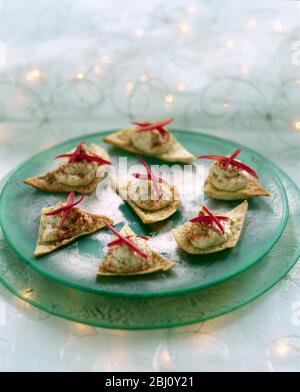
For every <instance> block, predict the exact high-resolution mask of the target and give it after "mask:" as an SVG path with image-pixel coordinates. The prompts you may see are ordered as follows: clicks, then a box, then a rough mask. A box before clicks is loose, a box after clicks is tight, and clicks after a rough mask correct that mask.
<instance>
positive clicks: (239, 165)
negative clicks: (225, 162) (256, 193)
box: [231, 160, 259, 178]
mask: <svg viewBox="0 0 300 392" xmlns="http://www.w3.org/2000/svg"><path fill="white" fill-rule="evenodd" d="M231 164H232V165H233V166H236V167H237V168H239V169H242V170H245V171H246V172H248V173H249V174H251V175H252V176H253V177H256V178H259V177H258V175H257V173H256V172H255V171H254V170H253V169H251V167H249V166H247V165H245V164H244V163H242V162H239V161H235V160H233V161H232V162H231Z"/></svg>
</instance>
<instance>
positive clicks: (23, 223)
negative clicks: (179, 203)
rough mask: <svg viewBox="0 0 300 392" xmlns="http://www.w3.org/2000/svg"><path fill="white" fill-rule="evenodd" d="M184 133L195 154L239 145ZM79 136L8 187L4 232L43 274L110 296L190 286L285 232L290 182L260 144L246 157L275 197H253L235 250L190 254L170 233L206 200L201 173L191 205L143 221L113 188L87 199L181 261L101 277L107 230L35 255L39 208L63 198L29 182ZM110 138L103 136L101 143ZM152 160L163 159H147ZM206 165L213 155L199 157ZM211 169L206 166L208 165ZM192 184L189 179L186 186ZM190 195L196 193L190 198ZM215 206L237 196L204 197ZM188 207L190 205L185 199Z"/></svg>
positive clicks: (234, 270)
mask: <svg viewBox="0 0 300 392" xmlns="http://www.w3.org/2000/svg"><path fill="white" fill-rule="evenodd" d="M107 133H109V132H104V133H103V132H102V133H99V134H93V135H89V136H85V137H84V140H85V141H86V142H87V143H89V142H95V143H100V144H102V143H101V140H102V138H103V137H104V136H105V135H107ZM174 134H175V136H176V137H177V138H178V140H179V141H180V142H181V143H182V144H183V145H184V146H185V147H186V148H187V149H189V150H190V151H192V152H193V153H194V154H195V155H201V154H216V153H218V154H222V155H225V154H228V153H231V152H232V151H234V150H235V149H236V147H237V145H236V144H235V143H233V142H230V141H227V140H224V139H219V138H215V137H211V136H208V135H204V134H199V133H193V132H187V131H184V132H180V131H174ZM79 142H80V139H75V140H71V141H68V142H66V143H64V144H62V145H59V146H56V147H53V148H51V149H49V150H46V151H44V152H42V153H40V154H38V155H36V156H34V157H33V158H31V159H30V160H28V161H27V162H25V163H24V164H23V165H21V167H19V168H18V169H17V170H16V171H15V172H14V173H13V174H12V176H11V177H10V178H9V180H8V182H7V184H6V185H5V187H4V189H3V191H2V195H1V196H2V197H1V205H0V221H1V225H2V230H3V233H4V236H5V238H6V240H7V242H8V243H9V245H10V246H11V247H12V249H13V250H14V251H15V252H16V254H17V255H18V256H19V257H20V258H21V259H22V260H23V261H25V262H26V263H28V264H29V265H30V266H31V267H33V268H34V269H35V270H37V271H39V272H40V273H42V274H43V275H45V276H47V277H49V278H51V279H53V280H55V281H56V282H59V283H63V284H66V285H68V286H70V287H73V288H78V289H81V290H85V291H90V292H95V293H98V294H102V295H111V296H128V297H129V296H131V297H154V296H165V295H167V296H169V295H179V294H184V293H187V292H190V291H193V290H198V289H200V288H205V287H208V286H211V285H215V284H216V283H220V282H222V281H225V280H227V279H229V278H232V277H234V276H236V275H237V274H239V273H241V272H243V271H245V270H246V269H247V268H249V267H251V266H252V265H253V264H254V263H256V262H257V261H258V260H259V259H260V258H261V257H262V256H264V255H265V254H266V253H267V252H268V251H269V250H270V249H271V248H272V246H274V244H275V243H276V241H277V240H278V239H279V237H280V235H281V234H282V231H283V230H284V227H285V225H286V222H287V218H288V203H287V198H286V194H285V190H284V187H283V186H282V183H281V181H280V180H279V178H278V176H277V174H276V172H275V171H274V170H273V169H272V167H271V165H270V163H269V162H268V161H267V160H266V159H264V158H263V157H261V156H260V155H258V154H256V153H255V152H253V151H251V150H249V149H247V148H246V147H244V148H243V151H242V154H241V158H242V160H243V161H244V162H245V163H247V164H249V165H250V166H251V167H253V168H254V169H255V170H256V171H257V172H258V173H259V175H260V178H261V182H262V184H263V186H264V187H265V188H266V189H268V190H269V191H270V193H271V196H270V197H260V198H257V199H253V200H250V201H249V212H248V215H247V220H246V224H245V228H244V230H243V233H242V236H241V239H240V241H239V243H238V245H237V246H236V247H235V248H234V249H232V250H226V251H223V252H219V253H215V254H210V255H205V256H189V255H187V254H186V253H184V252H182V251H180V250H179V249H178V247H177V245H176V243H175V241H174V239H173V238H172V235H171V229H172V228H173V227H175V226H178V225H180V224H182V223H184V222H186V221H187V220H188V219H189V218H191V217H193V216H195V215H196V214H197V212H198V210H199V204H200V201H201V197H202V196H203V194H202V191H201V189H202V185H203V178H201V179H200V178H199V186H198V188H199V198H197V200H194V206H193V208H192V209H193V211H188V210H187V208H181V209H180V210H179V211H178V212H177V213H176V214H174V215H173V216H172V217H171V218H169V219H168V220H167V221H165V222H163V223H159V224H154V225H144V224H142V223H141V221H140V220H139V218H138V217H137V216H136V215H135V213H134V212H133V211H132V210H131V209H130V207H128V206H127V204H124V203H123V202H122V201H121V199H120V198H119V197H118V196H117V195H116V194H115V192H113V191H111V194H110V195H109V196H108V197H105V199H104V200H101V201H99V200H98V199H97V197H96V194H92V195H91V196H89V197H87V198H86V199H85V204H83V206H85V207H86V208H89V209H90V210H92V211H93V212H99V213H106V214H108V215H109V216H110V217H111V218H113V219H114V221H115V223H119V226H118V227H121V226H122V225H123V224H124V223H125V222H126V223H128V224H129V225H130V226H131V227H132V228H133V230H134V231H135V232H137V233H138V234H140V235H151V236H153V235H155V239H153V241H151V245H152V246H153V247H154V248H155V249H156V250H157V251H160V252H161V253H162V254H163V255H164V256H165V257H167V258H169V259H170V260H173V261H175V262H176V267H175V268H174V269H173V270H171V271H168V272H161V273H156V274H150V275H143V276H134V277H126V278H124V277H121V278H120V277H118V278H116V277H113V278H108V277H101V278H100V277H98V278H97V269H98V267H99V264H100V262H101V260H102V258H103V256H104V254H105V251H106V250H105V246H104V245H105V244H106V243H107V241H108V240H109V239H110V238H112V237H111V235H110V233H108V232H107V231H106V230H105V231H102V232H100V233H97V234H95V235H92V236H88V237H85V238H81V239H80V240H78V241H76V242H74V243H72V244H70V245H69V246H66V247H64V248H62V249H60V250H58V251H56V252H54V253H52V254H50V255H48V256H45V257H43V258H39V259H36V258H35V257H34V256H33V251H34V248H35V243H36V237H37V233H38V226H39V219H40V211H41V209H42V207H45V206H49V205H52V204H54V203H55V202H57V201H58V200H60V199H61V198H62V195H57V194H47V193H43V192H40V191H37V190H35V189H32V188H31V187H29V186H26V185H24V184H23V180H24V179H25V178H27V177H31V176H33V175H37V174H39V173H43V172H44V171H47V170H49V169H51V168H52V167H54V166H55V165H56V163H55V162H53V157H54V156H56V155H58V154H60V153H63V152H65V151H68V150H70V149H72V148H73V147H75V146H76V145H77V144H78V143H79ZM102 145H103V146H105V145H104V144H102ZM107 148H108V150H109V153H110V155H111V158H112V162H113V164H114V165H115V166H116V167H117V166H118V158H119V156H124V155H125V154H124V152H122V151H120V150H117V149H115V148H109V147H107ZM137 162H138V161H137V158H136V157H135V156H134V155H130V154H129V155H128V167H130V166H131V165H132V164H136V163H137ZM148 162H149V163H151V164H154V163H159V162H158V161H156V160H154V159H149V160H148ZM197 165H199V166H201V167H203V168H205V169H203V170H206V171H207V169H208V166H209V165H210V162H205V161H201V162H197ZM202 174H203V175H205V173H202ZM189 186H192V184H190V185H187V188H189ZM189 202H190V201H189ZM205 203H206V204H207V205H208V206H209V207H210V208H212V209H221V210H222V209H224V210H225V211H226V210H229V209H231V208H234V207H235V206H236V205H237V204H238V203H239V201H238V202H221V201H214V200H205ZM185 207H186V206H185Z"/></svg>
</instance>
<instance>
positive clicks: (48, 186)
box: [24, 144, 110, 194]
mask: <svg viewBox="0 0 300 392" xmlns="http://www.w3.org/2000/svg"><path fill="white" fill-rule="evenodd" d="M89 148H90V149H91V150H93V152H94V153H95V154H96V155H97V156H99V157H100V158H103V159H105V160H108V161H109V159H110V158H109V155H108V153H107V152H106V151H105V150H104V149H103V148H102V147H100V146H98V145H97V144H91V146H90V147H89ZM106 166H107V165H101V166H99V168H98V169H97V176H96V177H95V178H94V180H93V181H92V182H91V183H90V184H88V185H84V186H70V185H66V184H60V183H58V182H53V181H51V177H52V175H53V174H55V173H56V172H57V171H58V170H59V168H57V169H55V170H52V171H50V172H47V173H45V174H42V175H40V176H36V177H31V178H27V179H26V180H25V181H24V183H25V184H27V185H30V186H32V187H33V188H36V189H39V190H42V191H46V192H55V193H58V192H72V191H74V192H77V193H82V194H88V193H92V192H93V191H94V190H95V189H96V188H97V186H98V184H99V182H100V181H101V179H102V178H101V177H102V176H103V174H104V172H105V168H106ZM52 178H53V177H52Z"/></svg>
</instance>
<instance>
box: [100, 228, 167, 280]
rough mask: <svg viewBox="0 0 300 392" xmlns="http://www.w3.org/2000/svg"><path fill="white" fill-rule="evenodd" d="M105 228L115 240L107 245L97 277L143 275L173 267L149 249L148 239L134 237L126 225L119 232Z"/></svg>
mask: <svg viewBox="0 0 300 392" xmlns="http://www.w3.org/2000/svg"><path fill="white" fill-rule="evenodd" d="M106 226H107V227H108V229H109V230H110V231H111V232H112V233H113V234H115V236H116V238H115V239H114V240H113V241H111V242H110V243H109V244H108V252H107V254H106V256H105V258H104V260H103V262H102V263H101V265H100V267H99V271H98V274H99V275H106V276H130V275H144V274H149V273H153V272H157V271H167V270H169V269H171V268H172V267H174V265H175V263H173V262H172V261H170V260H168V259H166V258H164V257H163V256H161V255H160V254H159V253H156V252H154V251H153V250H152V249H151V248H150V247H149V245H148V243H147V242H148V240H149V237H144V236H138V235H136V234H135V233H134V231H133V230H131V229H130V227H129V226H127V225H124V226H123V228H122V230H121V231H120V232H118V231H117V230H115V229H114V228H113V227H112V226H111V225H109V224H106Z"/></svg>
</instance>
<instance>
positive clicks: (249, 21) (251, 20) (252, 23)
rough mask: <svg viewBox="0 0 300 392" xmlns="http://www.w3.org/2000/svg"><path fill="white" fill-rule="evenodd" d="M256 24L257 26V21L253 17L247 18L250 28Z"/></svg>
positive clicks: (253, 27)
mask: <svg viewBox="0 0 300 392" xmlns="http://www.w3.org/2000/svg"><path fill="white" fill-rule="evenodd" d="M256 26H257V22H256V20H255V19H249V20H248V27H250V28H251V29H255V27H256Z"/></svg>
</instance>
